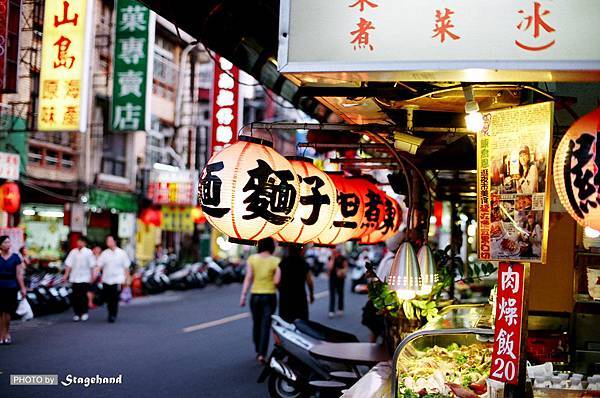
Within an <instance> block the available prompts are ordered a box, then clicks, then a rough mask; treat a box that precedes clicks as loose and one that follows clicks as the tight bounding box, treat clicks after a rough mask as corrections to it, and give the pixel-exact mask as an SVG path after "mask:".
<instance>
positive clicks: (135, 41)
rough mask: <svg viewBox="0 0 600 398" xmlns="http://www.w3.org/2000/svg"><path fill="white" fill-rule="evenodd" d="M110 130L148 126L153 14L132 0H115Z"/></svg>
mask: <svg viewBox="0 0 600 398" xmlns="http://www.w3.org/2000/svg"><path fill="white" fill-rule="evenodd" d="M116 10H117V11H116V12H117V16H116V18H117V19H116V22H115V53H114V56H113V96H112V107H111V129H112V131H140V130H148V129H149V128H150V99H151V97H152V68H153V60H154V29H155V18H156V17H155V14H154V12H152V11H150V10H149V9H148V8H146V7H145V6H143V5H141V4H140V3H138V2H137V1H135V0H118V1H117V2H116Z"/></svg>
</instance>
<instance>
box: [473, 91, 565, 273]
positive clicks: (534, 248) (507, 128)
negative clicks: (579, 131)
mask: <svg viewBox="0 0 600 398" xmlns="http://www.w3.org/2000/svg"><path fill="white" fill-rule="evenodd" d="M553 111H554V104H553V103H552V102H543V103H539V104H534V105H526V106H520V107H516V108H512V109H506V110H499V111H492V112H489V113H485V114H484V115H483V119H484V126H483V129H482V130H481V131H480V132H478V134H477V210H478V228H477V236H478V252H479V258H480V259H482V260H488V261H489V260H515V261H527V262H538V263H540V262H541V263H545V262H546V246H547V242H548V217H549V214H550V185H549V184H550V164H551V159H552V158H551V156H550V153H551V150H552V145H551V140H552V120H553Z"/></svg>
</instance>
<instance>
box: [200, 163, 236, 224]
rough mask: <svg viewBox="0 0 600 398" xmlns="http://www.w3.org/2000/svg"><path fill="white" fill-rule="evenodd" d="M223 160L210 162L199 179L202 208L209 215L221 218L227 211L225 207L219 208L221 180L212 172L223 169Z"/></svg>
mask: <svg viewBox="0 0 600 398" xmlns="http://www.w3.org/2000/svg"><path fill="white" fill-rule="evenodd" d="M223 168H225V165H224V164H223V162H217V163H210V164H208V165H207V166H206V168H205V169H204V175H203V176H202V178H201V179H200V200H201V203H202V210H203V211H204V212H205V213H206V214H208V215H209V216H211V217H216V218H221V217H223V216H224V215H225V214H227V213H229V210H231V209H226V208H219V207H218V206H219V205H220V204H221V185H223V182H222V181H221V179H220V178H219V177H218V176H216V175H215V174H214V173H216V172H218V171H221V170H223Z"/></svg>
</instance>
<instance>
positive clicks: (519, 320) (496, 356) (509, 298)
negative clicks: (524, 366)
mask: <svg viewBox="0 0 600 398" xmlns="http://www.w3.org/2000/svg"><path fill="white" fill-rule="evenodd" d="M524 286H525V266H524V265H523V264H519V263H500V267H499V269H498V295H497V298H496V328H495V338H494V353H493V355H492V368H491V370H490V378H491V379H494V380H498V381H501V382H505V383H508V384H518V381H519V363H520V361H519V359H520V358H519V356H520V355H521V337H522V336H521V332H522V324H523V296H524V291H525V289H524Z"/></svg>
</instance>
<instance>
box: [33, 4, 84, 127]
mask: <svg viewBox="0 0 600 398" xmlns="http://www.w3.org/2000/svg"><path fill="white" fill-rule="evenodd" d="M93 4H94V2H93V1H91V0H46V5H45V11H44V35H43V41H42V66H41V70H40V102H39V108H38V130H40V131H82V132H83V131H85V130H86V123H87V97H88V95H87V93H88V89H89V78H88V75H89V73H88V69H89V65H90V52H91V51H90V50H91V42H92V35H91V33H92V31H91V29H92V23H91V21H92V10H93Z"/></svg>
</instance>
